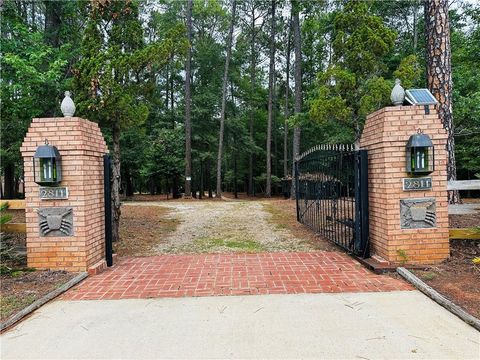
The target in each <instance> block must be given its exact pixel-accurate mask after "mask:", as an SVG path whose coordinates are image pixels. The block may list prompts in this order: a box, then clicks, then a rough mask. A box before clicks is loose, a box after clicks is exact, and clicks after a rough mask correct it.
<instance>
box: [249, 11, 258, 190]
mask: <svg viewBox="0 0 480 360" xmlns="http://www.w3.org/2000/svg"><path fill="white" fill-rule="evenodd" d="M250 22H251V24H250V26H251V30H252V37H251V42H250V85H251V89H252V93H251V94H250V96H251V100H250V119H249V133H250V141H251V142H252V143H253V141H254V140H253V120H254V116H255V87H256V76H255V66H256V57H255V42H256V35H257V33H256V31H255V6H254V5H253V4H252V9H251V15H250ZM254 186H255V185H254V183H253V152H251V151H250V153H249V154H248V195H250V196H253V195H255V189H254Z"/></svg>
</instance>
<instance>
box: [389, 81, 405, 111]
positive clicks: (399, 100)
mask: <svg viewBox="0 0 480 360" xmlns="http://www.w3.org/2000/svg"><path fill="white" fill-rule="evenodd" d="M401 83H402V82H401V81H400V79H395V86H394V87H393V89H392V94H391V95H390V100H392V103H393V105H402V104H403V101H404V100H405V90H404V89H403V87H402V85H400V84H401Z"/></svg>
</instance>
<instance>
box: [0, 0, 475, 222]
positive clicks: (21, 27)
mask: <svg viewBox="0 0 480 360" xmlns="http://www.w3.org/2000/svg"><path fill="white" fill-rule="evenodd" d="M428 3H430V4H434V5H435V4H437V5H439V6H443V7H444V9H446V6H447V5H449V6H450V7H449V9H448V10H449V12H448V21H449V26H450V36H449V38H450V45H451V54H450V53H449V54H448V56H449V57H450V55H451V68H452V73H451V74H452V76H453V90H452V87H451V81H450V87H449V88H448V89H449V90H450V91H449V94H448V96H450V98H449V99H447V100H446V101H447V102H449V103H447V105H446V108H445V109H446V111H447V112H448V110H449V109H450V105H451V104H453V124H454V126H453V124H452V114H450V115H448V114H447V123H446V124H447V125H446V126H450V127H451V128H452V132H451V133H452V136H451V144H452V146H453V142H454V143H455V158H454V160H455V161H456V167H454V169H453V171H455V170H456V173H457V176H458V178H460V179H471V178H475V177H479V176H480V157H479V156H478V155H479V154H480V145H479V144H480V62H479V61H478V56H479V54H480V4H478V3H476V2H472V1H467V2H462V1H460V0H458V1H450V2H448V3H447V1H446V0H429V1H428ZM427 5H428V4H427ZM426 7H427V8H428V6H426ZM428 9H430V10H431V9H433V8H432V7H431V6H430V8H428ZM430 10H429V11H430ZM424 11H425V4H424V2H423V1H422V0H398V1H385V0H371V1H353V0H316V1H299V0H291V1H287V0H269V1H267V0H261V1H260V0H185V1H176V0H145V1H136V0H126V1H111V0H92V1H86V0H84V1H33V0H32V1H27V0H25V1H23V0H5V1H3V5H2V6H1V45H2V46H1V48H2V57H1V83H0V85H1V102H2V103H1V130H2V143H1V158H2V161H1V171H2V176H3V177H4V183H5V186H4V189H3V194H2V197H5V198H11V197H14V196H16V192H17V189H16V186H17V184H18V180H19V179H20V178H21V177H22V161H21V156H20V153H19V146H20V144H21V142H22V140H23V137H24V135H25V132H26V130H27V128H28V125H29V122H30V121H31V119H32V118H33V117H47V116H59V115H60V107H59V103H60V102H61V100H62V98H63V93H64V91H65V90H71V91H72V93H73V96H72V98H73V100H74V101H75V103H76V105H77V112H76V115H78V116H81V117H85V118H88V119H90V120H93V121H97V122H99V124H100V126H101V128H102V132H103V134H104V136H105V137H106V139H107V142H108V144H109V147H110V149H111V153H112V157H113V163H114V165H115V166H114V176H113V179H114V182H117V183H114V184H113V187H112V189H113V190H114V201H117V203H116V204H115V203H114V208H118V214H117V216H119V215H120V213H119V203H118V199H119V196H120V194H119V192H122V193H123V194H124V195H125V196H130V195H132V194H133V193H134V192H138V191H142V192H148V193H152V194H154V193H165V192H170V193H173V194H174V195H176V196H177V195H178V194H180V193H182V192H184V193H185V194H186V195H189V194H190V193H192V194H193V196H200V197H202V196H203V194H204V193H207V194H208V195H209V196H212V194H214V193H215V192H217V193H220V192H221V191H235V192H237V191H239V192H240V191H241V192H248V193H249V194H250V195H254V194H264V195H266V196H271V195H274V194H278V193H279V192H281V179H282V178H284V177H288V176H289V175H290V174H291V170H292V158H293V156H294V155H295V154H299V153H300V152H301V151H304V150H305V149H308V148H309V147H311V146H313V145H316V144H320V143H354V142H355V140H356V139H357V138H358V136H359V134H360V132H361V129H362V126H363V122H364V120H365V117H366V115H367V114H368V113H370V112H372V111H374V110H376V109H378V108H380V107H382V106H385V105H389V103H390V99H389V98H390V92H391V89H392V87H393V84H394V80H395V78H400V79H401V80H402V84H403V86H404V87H405V88H411V87H422V88H423V87H428V84H427V81H428V79H429V76H432V74H431V72H430V71H427V69H429V67H428V64H427V60H428V59H429V56H428V55H427V50H429V48H431V47H432V46H433V45H432V46H429V43H428V41H426V39H428V34H433V35H435V34H436V33H435V29H436V28H435V27H432V26H435V24H434V23H433V22H432V23H430V24H427V26H425V25H426V24H425V19H427V20H429V19H430V18H432V21H433V18H434V16H433V15H432V14H430V15H432V16H427V17H425V16H424ZM432 11H435V9H433V10H432ZM444 15H445V14H444ZM445 18H446V15H445ZM437 20H438V18H437ZM440 20H441V19H440ZM429 21H430V20H429ZM426 30H427V31H426ZM433 35H432V36H433ZM447 35H448V34H447ZM435 36H438V34H436V35H435ZM442 61H447V63H446V64H447V65H448V66H450V65H449V64H450V63H449V61H450V60H448V59H443V60H442ZM445 69H446V70H447V71H449V69H448V68H445ZM444 75H445V74H443V75H442V76H444ZM447 76H449V75H448V74H447ZM446 81H447V82H448V79H447V80H446ZM444 124H445V122H444ZM453 164H454V165H455V162H454V163H453ZM115 191H116V193H115ZM197 194H198V195H197Z"/></svg>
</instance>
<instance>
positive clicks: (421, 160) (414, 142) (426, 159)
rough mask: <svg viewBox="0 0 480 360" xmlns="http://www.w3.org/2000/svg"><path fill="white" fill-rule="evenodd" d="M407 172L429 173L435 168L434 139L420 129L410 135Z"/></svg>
mask: <svg viewBox="0 0 480 360" xmlns="http://www.w3.org/2000/svg"><path fill="white" fill-rule="evenodd" d="M406 158H407V159H406V160H407V162H406V163H407V173H409V174H410V175H413V176H415V175H419V176H421V175H427V174H430V173H432V172H433V171H434V170H435V155H434V147H433V143H432V140H431V139H430V137H429V136H428V135H425V134H424V133H423V132H422V130H420V129H418V130H417V133H416V134H415V135H412V136H410V139H408V142H407V147H406Z"/></svg>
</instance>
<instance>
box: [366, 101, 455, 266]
mask: <svg viewBox="0 0 480 360" xmlns="http://www.w3.org/2000/svg"><path fill="white" fill-rule="evenodd" d="M419 128H420V129H421V130H423V133H424V134H426V135H429V136H430V138H431V139H432V142H433V144H434V152H435V171H434V172H433V173H431V174H429V175H426V176H428V177H431V179H432V189H431V190H427V191H418V190H417V191H404V190H403V184H402V179H403V178H408V177H409V175H408V174H407V172H406V156H405V146H406V144H407V141H408V139H409V138H410V136H411V135H413V134H415V133H416V132H417V129H419ZM446 141H447V134H446V131H445V130H444V128H443V126H442V123H441V121H440V119H439V117H438V113H437V111H436V110H435V107H434V106H430V114H429V115H426V114H425V110H424V107H423V106H395V107H386V108H383V109H380V110H378V111H376V112H374V113H373V114H370V115H369V116H368V117H367V121H366V123H365V127H364V130H363V134H362V136H361V139H360V145H361V147H362V148H364V149H367V150H368V158H369V164H368V171H369V175H368V177H369V179H368V181H369V206H370V243H371V250H372V253H373V254H374V255H376V256H379V257H381V258H383V259H384V260H386V261H389V262H393V263H402V262H406V263H410V264H433V263H438V262H440V261H442V260H444V259H445V258H447V257H448V256H449V238H448V201H447V172H446V164H447V152H446V148H445V146H446ZM426 198H429V199H434V200H435V207H436V209H435V213H436V223H435V225H434V226H433V227H426V228H413V229H410V228H402V226H401V214H400V207H401V205H400V203H401V200H407V202H409V203H411V201H412V200H409V199H426ZM404 203H405V202H402V204H404ZM403 209H405V207H403ZM407 211H409V210H407ZM420 224H422V222H420ZM426 225H427V226H431V225H428V224H426ZM420 226H422V225H420ZM404 227H405V225H404Z"/></svg>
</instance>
